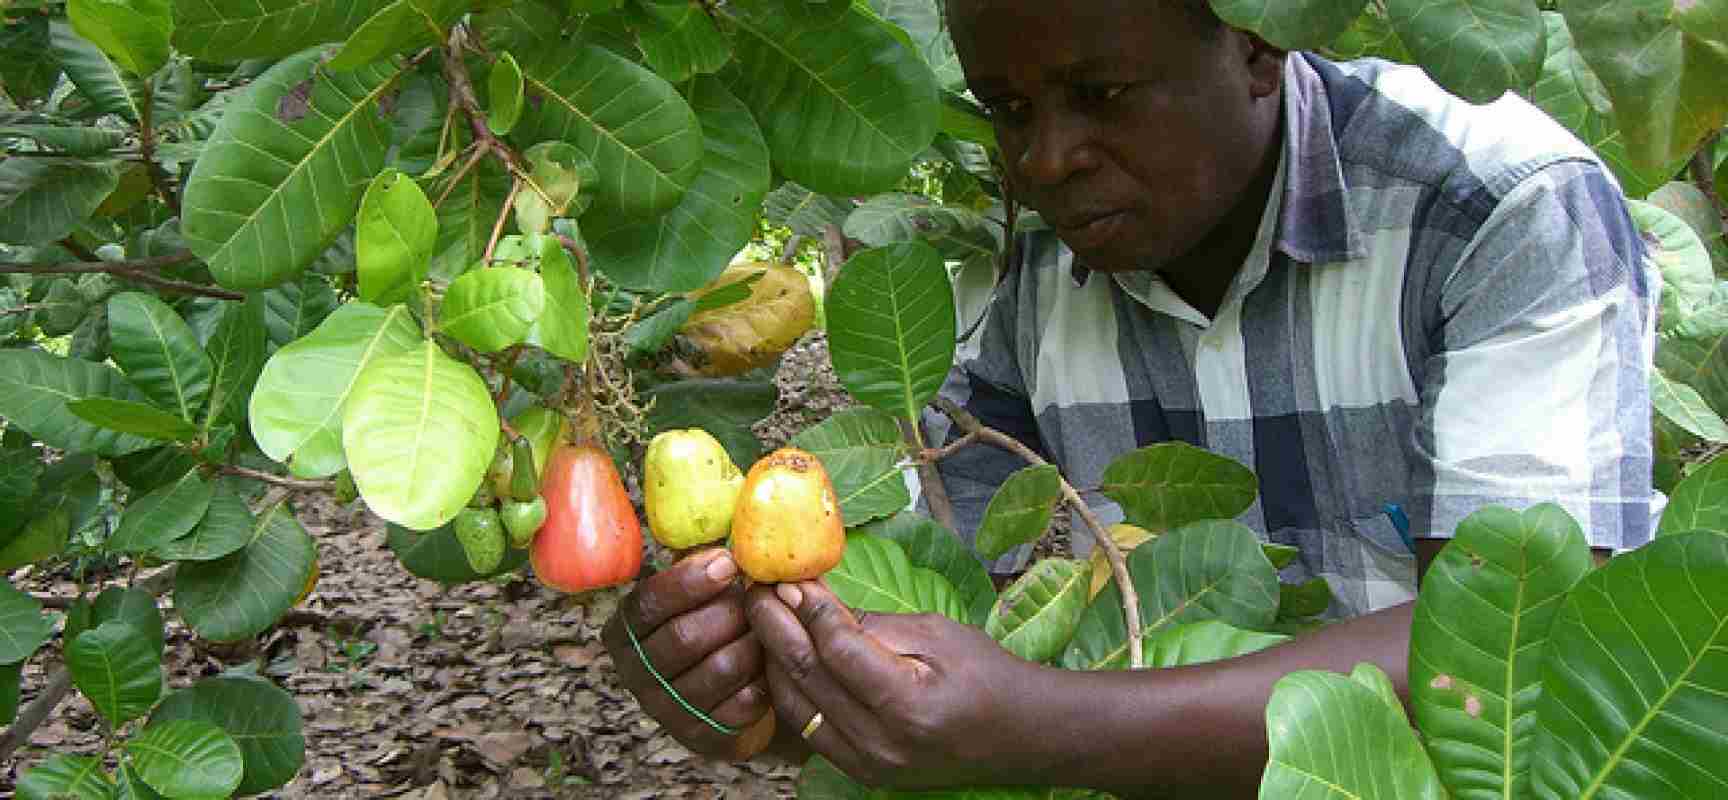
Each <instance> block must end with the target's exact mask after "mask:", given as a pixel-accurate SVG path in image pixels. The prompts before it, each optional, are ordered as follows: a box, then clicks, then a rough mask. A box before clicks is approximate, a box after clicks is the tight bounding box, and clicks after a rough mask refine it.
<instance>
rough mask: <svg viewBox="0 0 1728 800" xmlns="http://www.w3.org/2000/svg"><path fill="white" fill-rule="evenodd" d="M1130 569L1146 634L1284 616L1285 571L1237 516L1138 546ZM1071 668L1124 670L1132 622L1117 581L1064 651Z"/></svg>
mask: <svg viewBox="0 0 1728 800" xmlns="http://www.w3.org/2000/svg"><path fill="white" fill-rule="evenodd" d="M1128 573H1129V576H1130V577H1132V578H1133V580H1134V590H1135V591H1136V592H1138V593H1139V595H1140V626H1141V635H1142V636H1143V637H1144V638H1150V637H1152V636H1153V635H1155V634H1157V633H1158V632H1159V631H1161V630H1164V629H1165V628H1167V627H1170V626H1172V625H1177V624H1180V623H1185V622H1199V621H1201V620H1207V619H1218V620H1223V621H1224V622H1227V623H1229V624H1231V625H1234V626H1236V627H1238V628H1245V629H1247V630H1265V629H1266V628H1267V627H1268V626H1270V625H1271V624H1272V621H1273V619H1275V618H1276V616H1277V614H1278V573H1277V572H1276V571H1275V570H1273V569H1272V562H1271V561H1268V560H1267V558H1266V553H1265V551H1263V550H1262V549H1261V548H1260V540H1259V537H1257V536H1255V535H1254V532H1253V531H1251V530H1249V529H1248V528H1246V527H1244V526H1242V525H1239V524H1237V523H1234V522H1224V521H1220V520H1208V521H1204V522H1196V523H1192V524H1189V525H1187V526H1185V527H1182V528H1178V529H1176V530H1174V531H1171V532H1169V533H1166V534H1164V535H1162V536H1159V537H1157V538H1155V539H1153V540H1152V541H1150V542H1147V543H1146V544H1143V545H1141V546H1139V547H1136V548H1134V550H1133V552H1131V553H1129V554H1128ZM1062 665H1063V666H1064V667H1067V668H1068V669H1124V668H1126V667H1127V666H1128V626H1127V624H1126V623H1125V621H1124V620H1123V618H1122V594H1121V592H1120V591H1119V590H1118V589H1117V587H1116V585H1115V583H1113V582H1112V583H1109V584H1106V585H1105V587H1104V591H1102V592H1099V593H1098V596H1097V597H1095V598H1093V600H1092V604H1091V605H1090V606H1087V608H1086V612H1085V613H1084V614H1082V615H1081V617H1080V628H1079V630H1077V631H1076V632H1075V634H1074V641H1073V643H1072V644H1070V645H1069V646H1068V651H1067V652H1066V653H1064V654H1063V656H1062Z"/></svg>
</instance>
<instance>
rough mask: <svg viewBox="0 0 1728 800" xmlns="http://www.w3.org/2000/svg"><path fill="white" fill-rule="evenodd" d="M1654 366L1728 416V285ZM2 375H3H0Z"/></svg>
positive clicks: (1678, 329) (1670, 337)
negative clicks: (1694, 391) (1695, 391)
mask: <svg viewBox="0 0 1728 800" xmlns="http://www.w3.org/2000/svg"><path fill="white" fill-rule="evenodd" d="M1656 367H1657V368H1658V369H1660V370H1662V373H1663V374H1664V375H1667V376H1668V378H1669V379H1671V380H1674V381H1677V382H1679V383H1683V384H1685V385H1687V386H1690V387H1692V388H1693V389H1696V390H1698V394H1700V395H1702V396H1703V397H1704V400H1705V401H1706V402H1708V403H1709V404H1710V408H1711V410H1713V411H1715V412H1716V414H1717V415H1718V416H1722V415H1724V414H1728V284H1722V285H1719V286H1718V288H1717V289H1716V291H1715V292H1714V293H1713V294H1712V295H1711V297H1710V301H1709V302H1708V303H1705V304H1703V305H1701V306H1699V307H1698V308H1697V309H1695V310H1694V311H1693V312H1692V313H1691V314H1689V315H1687V316H1685V317H1683V318H1681V320H1680V321H1679V323H1678V324H1675V325H1666V324H1665V325H1664V326H1663V330H1661V331H1659V332H1658V333H1657V344H1656ZM0 374H3V373H0Z"/></svg>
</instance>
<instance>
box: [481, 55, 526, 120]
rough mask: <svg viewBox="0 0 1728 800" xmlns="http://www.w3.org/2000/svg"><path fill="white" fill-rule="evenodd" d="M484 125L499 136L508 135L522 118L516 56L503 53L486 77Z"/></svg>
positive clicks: (518, 70)
mask: <svg viewBox="0 0 1728 800" xmlns="http://www.w3.org/2000/svg"><path fill="white" fill-rule="evenodd" d="M486 87H487V89H488V91H487V92H486V95H487V108H486V127H488V128H491V129H492V132H493V133H495V134H498V135H499V136H507V135H509V133H510V131H511V129H513V128H515V127H516V122H517V121H518V120H520V119H522V67H520V66H518V65H517V64H516V57H515V56H513V55H510V54H509V53H504V54H503V55H500V56H499V57H498V61H497V62H496V63H494V64H493V65H492V72H491V73H490V74H489V75H487V77H486Z"/></svg>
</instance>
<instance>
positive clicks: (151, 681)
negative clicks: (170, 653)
mask: <svg viewBox="0 0 1728 800" xmlns="http://www.w3.org/2000/svg"><path fill="white" fill-rule="evenodd" d="M66 666H67V668H68V669H70V670H71V672H72V684H73V685H74V686H77V687H78V691H79V692H82V693H83V694H84V696H85V697H86V698H88V699H89V700H90V704H91V705H93V706H95V707H96V711H97V712H98V713H100V714H101V715H102V717H103V718H104V719H106V720H108V724H109V726H110V727H115V726H119V725H120V724H121V723H123V722H127V721H129V720H133V719H137V718H138V717H141V716H143V715H144V714H145V713H146V712H148V711H149V710H150V707H151V706H153V705H155V704H156V701H157V700H158V699H160V698H161V697H162V662H161V655H160V654H159V653H157V651H156V648H155V647H154V646H153V645H152V644H151V641H150V638H149V636H147V635H146V634H145V633H144V632H143V631H140V630H138V629H137V628H135V627H133V626H132V625H131V624H129V623H126V622H121V621H119V620H113V621H109V622H104V623H102V624H101V625H98V626H96V628H95V629H93V630H88V631H85V632H84V633H82V634H79V636H78V638H77V639H76V640H74V641H73V642H72V643H71V644H70V645H67V647H66Z"/></svg>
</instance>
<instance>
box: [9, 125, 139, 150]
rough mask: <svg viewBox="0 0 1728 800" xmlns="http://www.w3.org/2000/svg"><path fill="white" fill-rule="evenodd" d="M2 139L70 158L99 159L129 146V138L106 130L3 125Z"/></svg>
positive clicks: (70, 126)
mask: <svg viewBox="0 0 1728 800" xmlns="http://www.w3.org/2000/svg"><path fill="white" fill-rule="evenodd" d="M0 137H6V138H13V137H17V138H23V139H30V140H31V141H34V142H36V143H37V144H39V145H42V146H43V147H47V148H50V149H53V150H59V151H62V152H64V153H65V154H66V155H69V156H100V155H104V154H106V153H107V152H108V151H110V150H114V149H117V148H119V147H120V146H121V145H123V144H125V143H126V134H125V133H122V132H121V131H117V130H109V129H107V128H91V127H87V126H84V125H77V124H73V123H66V124H60V125H0Z"/></svg>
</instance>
